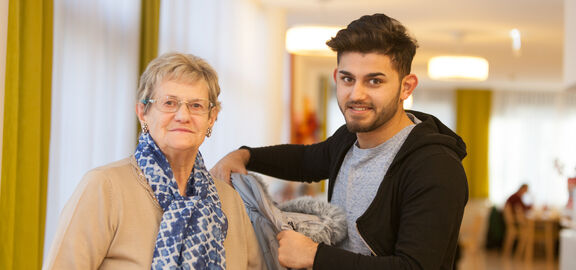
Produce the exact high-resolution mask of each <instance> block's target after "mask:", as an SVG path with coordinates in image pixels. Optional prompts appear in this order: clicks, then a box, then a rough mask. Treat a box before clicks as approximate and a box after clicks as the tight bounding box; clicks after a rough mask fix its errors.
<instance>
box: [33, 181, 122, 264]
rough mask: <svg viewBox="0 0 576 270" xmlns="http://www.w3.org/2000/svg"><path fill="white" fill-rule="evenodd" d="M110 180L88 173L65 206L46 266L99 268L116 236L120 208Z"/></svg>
mask: <svg viewBox="0 0 576 270" xmlns="http://www.w3.org/2000/svg"><path fill="white" fill-rule="evenodd" d="M114 202H117V201H116V199H115V196H114V190H113V188H112V184H111V182H110V179H109V178H107V177H106V175H105V173H103V172H102V171H98V170H93V171H90V172H88V173H87V174H86V175H85V176H84V178H83V179H82V181H81V182H80V184H79V185H78V187H77V188H76V190H75V191H74V193H73V195H72V197H71V198H70V200H69V201H68V203H67V204H66V206H65V207H64V209H63V212H62V213H61V215H60V220H59V224H58V228H57V231H56V235H55V237H54V240H53V242H52V247H51V248H50V252H49V255H48V257H47V260H46V262H45V264H44V268H43V269H98V267H99V266H100V264H101V263H102V261H103V259H104V258H105V257H106V253H107V250H108V248H109V246H110V243H111V242H112V240H113V237H114V231H115V228H116V226H115V224H117V220H118V219H117V217H118V210H117V209H116V208H115V207H113V204H114Z"/></svg>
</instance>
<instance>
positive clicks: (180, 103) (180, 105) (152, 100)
mask: <svg viewBox="0 0 576 270" xmlns="http://www.w3.org/2000/svg"><path fill="white" fill-rule="evenodd" d="M163 98H173V99H175V100H177V101H178V107H177V108H176V110H174V111H163V110H161V109H160V108H157V109H158V110H159V111H161V112H165V113H175V112H177V111H178V110H180V107H182V104H183V103H186V108H187V109H188V112H189V113H191V114H196V115H202V114H207V113H210V111H211V110H212V108H214V107H215V105H214V103H212V101H210V100H209V99H205V98H194V99H191V100H184V99H181V98H178V97H175V96H165V97H163ZM160 99H162V98H155V99H153V98H148V99H143V100H141V102H142V104H144V105H146V106H148V105H150V104H154V103H156V102H157V101H159V100H160ZM198 100H205V101H208V109H207V110H206V111H205V112H198V111H194V110H192V109H190V107H188V104H190V103H191V102H192V103H193V102H194V101H198ZM157 104H158V103H157Z"/></svg>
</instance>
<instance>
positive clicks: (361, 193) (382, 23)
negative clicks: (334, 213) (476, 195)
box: [212, 14, 468, 269]
mask: <svg viewBox="0 0 576 270" xmlns="http://www.w3.org/2000/svg"><path fill="white" fill-rule="evenodd" d="M327 44H328V46H330V47H331V48H332V49H333V50H334V51H336V52H337V57H338V67H337V68H336V69H335V70H334V80H335V81H336V89H337V98H338V104H339V106H340V110H341V111H342V113H343V114H344V117H345V119H346V125H345V126H342V127H341V128H340V129H338V130H337V131H336V132H335V133H334V134H333V135H332V136H331V137H330V138H328V139H326V140H325V141H323V142H320V143H317V144H313V145H277V146H269V147H262V148H248V147H242V148H241V149H239V150H236V151H234V152H232V153H230V154H228V155H227V156H225V157H224V158H223V159H222V160H221V161H219V162H218V163H217V164H216V165H215V167H214V168H213V169H212V172H213V174H215V175H217V176H218V177H219V178H220V179H229V178H230V177H229V175H230V173H231V172H241V173H246V169H248V170H252V171H257V172H260V173H264V174H267V175H271V176H274V177H278V178H282V179H291V180H297V181H307V182H310V181H320V180H322V179H326V178H328V179H329V180H330V181H329V186H328V200H330V202H331V203H333V204H336V205H339V206H341V207H342V208H343V209H344V210H345V211H346V214H347V220H348V238H347V239H346V240H345V241H344V242H343V243H340V244H339V245H338V246H327V245H324V244H320V245H318V244H316V243H314V242H313V241H311V240H310V239H309V238H307V237H305V236H304V235H302V234H300V233H297V232H294V231H283V232H281V233H279V234H278V236H277V238H278V240H279V242H280V247H279V250H278V252H279V260H280V263H281V264H282V265H284V266H286V267H290V268H306V267H313V269H452V268H453V264H454V256H455V252H456V245H457V240H458V232H459V229H460V223H461V221H462V215H463V212H464V206H465V205H466V202H467V200H468V186H467V181H466V175H465V173H464V169H463V167H462V164H461V160H462V158H464V157H465V156H466V146H465V144H464V142H463V141H462V139H461V138H460V137H459V136H458V135H456V134H455V133H454V132H452V131H451V130H450V129H449V128H447V127H446V126H445V125H443V124H442V123H441V122H440V121H439V120H438V119H436V118H435V117H433V116H431V115H428V114H424V113H420V112H415V111H404V109H403V101H404V100H405V99H407V98H408V97H409V96H410V94H412V91H413V90H414V88H415V87H416V85H417V84H418V78H417V77H416V75H414V74H410V68H411V63H412V58H413V57H414V54H415V52H416V48H417V44H416V41H415V40H414V39H412V38H411V37H410V36H409V35H408V34H407V33H406V29H405V28H404V26H402V25H401V24H400V23H399V22H398V21H396V20H395V19H392V18H390V17H388V16H386V15H383V14H374V15H372V16H363V17H361V18H360V19H358V20H356V21H353V22H352V23H350V24H349V25H348V27H347V28H346V29H343V30H341V31H339V32H338V34H337V35H336V37H334V38H332V39H331V40H330V41H328V42H327Z"/></svg>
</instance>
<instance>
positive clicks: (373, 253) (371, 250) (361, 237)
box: [355, 223, 377, 256]
mask: <svg viewBox="0 0 576 270" xmlns="http://www.w3.org/2000/svg"><path fill="white" fill-rule="evenodd" d="M355 225H356V231H358V235H360V239H362V242H364V245H366V247H368V249H369V250H370V252H371V253H372V256H377V255H376V252H374V250H373V249H372V247H370V245H368V243H367V242H366V240H364V236H362V234H361V233H360V230H359V229H358V223H356V224H355Z"/></svg>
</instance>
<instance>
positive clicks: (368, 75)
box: [338, 70, 386, 78]
mask: <svg viewBox="0 0 576 270" xmlns="http://www.w3.org/2000/svg"><path fill="white" fill-rule="evenodd" d="M338 73H340V74H342V75H346V76H352V77H355V76H354V75H353V74H352V73H350V72H348V71H346V70H339V71H338ZM378 76H383V77H386V74H384V73H382V72H372V73H368V74H366V77H369V78H373V77H378Z"/></svg>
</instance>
